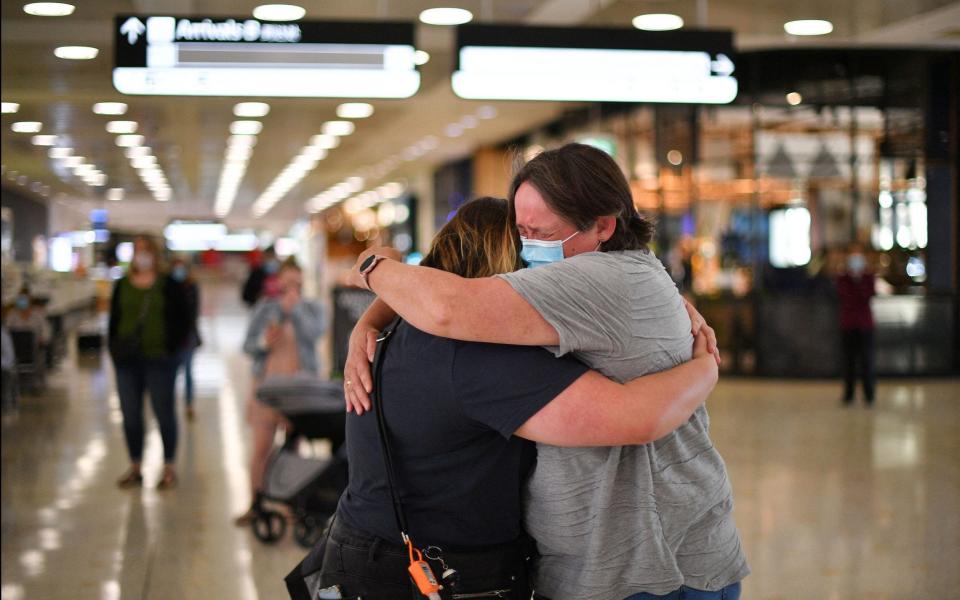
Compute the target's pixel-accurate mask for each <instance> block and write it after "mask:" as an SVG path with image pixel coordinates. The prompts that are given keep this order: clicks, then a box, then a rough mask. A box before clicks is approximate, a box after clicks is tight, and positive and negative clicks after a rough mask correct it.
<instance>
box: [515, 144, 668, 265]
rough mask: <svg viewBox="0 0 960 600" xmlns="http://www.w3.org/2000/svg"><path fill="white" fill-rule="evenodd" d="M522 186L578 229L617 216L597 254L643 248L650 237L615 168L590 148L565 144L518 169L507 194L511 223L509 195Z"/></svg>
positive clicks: (650, 227)
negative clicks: (614, 225)
mask: <svg viewBox="0 0 960 600" xmlns="http://www.w3.org/2000/svg"><path fill="white" fill-rule="evenodd" d="M524 183H529V184H530V185H532V186H533V187H535V188H536V189H537V191H538V192H540V195H541V196H543V199H544V201H545V202H546V203H547V206H549V207H550V210H551V211H553V212H554V213H556V214H557V215H559V216H560V217H561V218H562V219H564V220H566V221H569V222H570V223H572V224H573V225H574V226H575V227H576V228H577V229H578V230H579V231H584V230H586V229H588V228H589V227H591V226H592V225H593V224H594V223H596V222H597V219H598V218H599V217H607V216H614V217H616V219H617V226H616V229H615V230H614V232H613V235H612V236H611V237H610V239H608V240H607V241H606V242H604V243H603V244H602V245H601V246H600V249H601V250H604V251H612V250H645V249H646V248H647V244H649V243H650V240H651V239H652V238H653V224H652V223H651V222H650V221H649V220H647V219H645V218H644V217H642V216H641V215H640V213H638V212H637V209H636V207H635V206H634V205H633V195H632V194H631V193H630V185H629V184H628V183H627V180H626V178H625V177H624V176H623V172H622V171H621V170H620V167H619V166H618V165H617V163H616V162H615V161H614V160H613V158H611V157H610V156H609V155H608V154H607V153H606V152H604V151H602V150H599V149H597V148H594V147H593V146H587V145H585V144H567V145H566V146H562V147H560V148H557V149H555V150H547V151H545V152H541V153H540V154H538V155H537V156H536V158H534V159H532V160H531V161H530V162H528V163H527V164H525V165H523V166H522V167H520V169H519V170H518V171H517V173H516V175H514V176H513V181H512V182H511V183H510V194H509V195H508V196H507V198H508V200H509V202H510V220H511V222H513V223H516V212H515V209H514V197H515V196H516V193H517V189H518V188H519V187H520V186H521V185H522V184H524Z"/></svg>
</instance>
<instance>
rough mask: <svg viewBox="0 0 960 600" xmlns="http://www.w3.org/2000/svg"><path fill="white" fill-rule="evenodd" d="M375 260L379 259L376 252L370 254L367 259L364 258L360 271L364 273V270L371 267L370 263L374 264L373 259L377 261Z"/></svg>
mask: <svg viewBox="0 0 960 600" xmlns="http://www.w3.org/2000/svg"><path fill="white" fill-rule="evenodd" d="M375 260H377V255H376V254H371V255H370V256H368V257H367V258H366V259H364V261H363V262H362V263H360V272H361V273H362V272H364V271H366V270H367V269H368V268H369V267H370V265H372V264H373V261H375Z"/></svg>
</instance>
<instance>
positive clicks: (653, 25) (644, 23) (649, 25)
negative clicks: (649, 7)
mask: <svg viewBox="0 0 960 600" xmlns="http://www.w3.org/2000/svg"><path fill="white" fill-rule="evenodd" d="M633 26H634V27H636V28H637V29H643V30H644V31H671V30H673V29H680V28H681V27H683V19H681V18H680V16H679V15H671V14H667V13H650V14H646V15H638V16H636V17H634V18H633Z"/></svg>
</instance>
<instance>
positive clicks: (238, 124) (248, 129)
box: [230, 121, 263, 135]
mask: <svg viewBox="0 0 960 600" xmlns="http://www.w3.org/2000/svg"><path fill="white" fill-rule="evenodd" d="M261 131H263V123H261V122H260V121H234V122H233V123H230V133H232V134H233V135H257V134H258V133H260V132H261Z"/></svg>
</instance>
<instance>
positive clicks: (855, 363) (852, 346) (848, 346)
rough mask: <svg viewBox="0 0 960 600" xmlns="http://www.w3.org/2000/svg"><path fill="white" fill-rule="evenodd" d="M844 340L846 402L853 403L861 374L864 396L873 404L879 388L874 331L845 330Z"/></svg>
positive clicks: (844, 393)
mask: <svg viewBox="0 0 960 600" xmlns="http://www.w3.org/2000/svg"><path fill="white" fill-rule="evenodd" d="M841 336H842V338H843V359H844V370H843V378H844V392H843V400H844V402H853V394H854V390H855V388H856V380H857V375H858V372H859V375H860V378H861V379H862V380H863V395H864V396H865V397H866V399H867V403H868V404H870V403H873V398H874V393H875V391H876V387H877V374H876V370H875V367H874V348H873V330H872V329H867V330H863V331H861V330H858V329H851V330H844V331H842V332H841Z"/></svg>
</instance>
